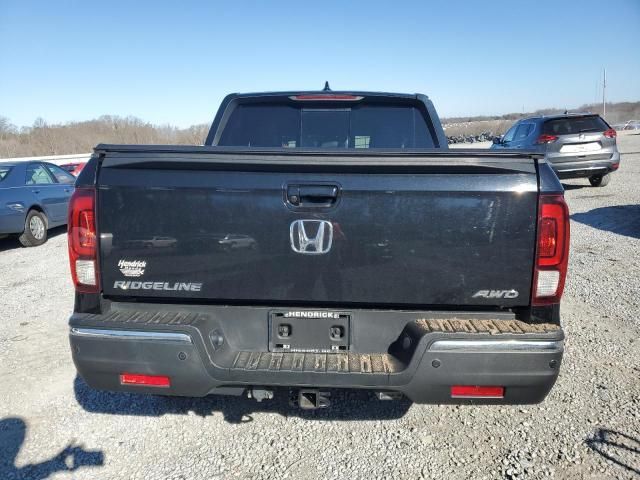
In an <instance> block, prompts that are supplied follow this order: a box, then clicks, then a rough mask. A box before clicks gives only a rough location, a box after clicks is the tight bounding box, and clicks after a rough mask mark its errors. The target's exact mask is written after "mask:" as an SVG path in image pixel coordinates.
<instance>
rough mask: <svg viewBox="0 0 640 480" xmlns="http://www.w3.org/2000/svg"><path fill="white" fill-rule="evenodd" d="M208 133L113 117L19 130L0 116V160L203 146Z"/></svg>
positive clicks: (40, 123) (203, 128) (200, 128)
mask: <svg viewBox="0 0 640 480" xmlns="http://www.w3.org/2000/svg"><path fill="white" fill-rule="evenodd" d="M208 130H209V125H193V126H191V127H189V128H184V129H180V128H176V127H173V126H170V125H153V124H151V123H149V122H145V121H143V120H140V119H139V118H136V117H118V116H113V115H103V116H101V117H99V118H97V119H95V120H88V121H84V122H68V123H64V124H49V123H47V122H46V121H45V120H44V119H42V118H38V119H37V120H36V121H35V122H34V124H33V126H31V127H21V128H18V127H16V126H15V125H12V124H11V122H10V121H9V119H8V118H6V117H3V116H0V158H11V157H31V156H44V155H70V154H74V153H87V152H91V151H92V149H93V147H95V146H96V145H97V144H98V143H127V144H176V145H199V144H202V143H204V139H205V137H206V135H207V131H208Z"/></svg>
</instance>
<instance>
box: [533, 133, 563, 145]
mask: <svg viewBox="0 0 640 480" xmlns="http://www.w3.org/2000/svg"><path fill="white" fill-rule="evenodd" d="M556 140H558V137H556V136H555V135H547V134H542V135H540V136H539V137H538V138H537V139H536V143H553V142H555V141H556Z"/></svg>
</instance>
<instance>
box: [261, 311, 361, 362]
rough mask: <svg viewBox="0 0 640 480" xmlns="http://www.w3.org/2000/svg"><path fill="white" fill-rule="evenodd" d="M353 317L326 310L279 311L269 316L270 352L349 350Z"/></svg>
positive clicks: (337, 351) (336, 351) (335, 351)
mask: <svg viewBox="0 0 640 480" xmlns="http://www.w3.org/2000/svg"><path fill="white" fill-rule="evenodd" d="M350 324H351V316H350V315H349V314H348V313H345V312H334V311H326V310H300V311H298V310H296V311H277V312H271V314H270V315H269V351H270V352H295V353H339V352H346V351H348V350H349V344H350V338H351V335H350V333H351V332H350Z"/></svg>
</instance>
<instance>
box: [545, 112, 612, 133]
mask: <svg viewBox="0 0 640 480" xmlns="http://www.w3.org/2000/svg"><path fill="white" fill-rule="evenodd" d="M608 128H609V126H608V125H607V124H606V122H605V121H604V120H602V118H600V117H599V116H597V115H591V116H588V117H569V118H557V119H554V120H547V121H546V122H544V127H543V129H542V130H543V131H542V133H543V134H545V135H573V134H578V133H587V132H604V131H605V130H607V129H608Z"/></svg>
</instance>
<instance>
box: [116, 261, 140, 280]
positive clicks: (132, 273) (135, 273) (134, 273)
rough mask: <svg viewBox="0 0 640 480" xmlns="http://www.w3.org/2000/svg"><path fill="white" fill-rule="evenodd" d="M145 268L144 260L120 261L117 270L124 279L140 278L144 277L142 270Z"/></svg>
mask: <svg viewBox="0 0 640 480" xmlns="http://www.w3.org/2000/svg"><path fill="white" fill-rule="evenodd" d="M146 266H147V262H146V261H145V260H122V259H121V260H120V261H119V262H118V268H119V269H120V271H121V272H122V274H123V275H124V276H125V277H141V276H142V275H144V269H145V267H146Z"/></svg>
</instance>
